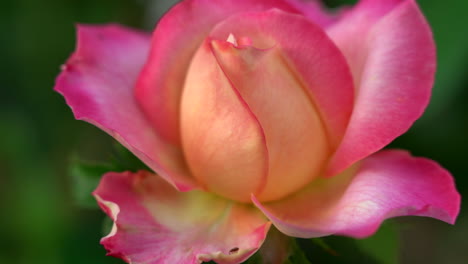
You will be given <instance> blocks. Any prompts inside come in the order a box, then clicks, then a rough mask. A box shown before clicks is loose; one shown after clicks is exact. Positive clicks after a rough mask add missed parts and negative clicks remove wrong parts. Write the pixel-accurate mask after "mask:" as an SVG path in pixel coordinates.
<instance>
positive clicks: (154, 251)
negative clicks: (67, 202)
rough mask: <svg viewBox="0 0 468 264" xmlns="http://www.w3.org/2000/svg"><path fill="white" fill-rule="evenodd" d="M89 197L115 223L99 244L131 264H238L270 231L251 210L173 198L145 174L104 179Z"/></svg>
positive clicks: (192, 196) (204, 197) (193, 196)
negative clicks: (206, 263) (203, 263)
mask: <svg viewBox="0 0 468 264" xmlns="http://www.w3.org/2000/svg"><path fill="white" fill-rule="evenodd" d="M94 196H95V197H96V199H97V200H98V202H99V205H100V206H101V207H102V209H103V210H104V211H105V212H106V213H107V214H108V215H109V216H110V217H111V218H112V219H113V220H114V227H113V229H112V231H111V233H110V234H109V235H108V236H106V237H104V238H103V239H102V240H101V243H102V244H103V245H104V246H105V248H106V249H107V250H108V254H109V255H112V256H116V257H120V258H122V259H124V260H125V261H127V262H129V263H133V264H142V263H145V264H159V263H187V264H190V263H197V264H198V263H201V262H202V261H210V260H214V261H216V262H217V263H240V262H242V261H244V260H246V259H247V258H248V257H249V256H250V255H252V254H253V253H254V252H255V251H256V250H257V249H258V248H259V247H260V246H261V244H262V243H263V240H264V239H265V236H266V234H267V232H268V229H269V226H270V223H269V222H268V221H267V220H266V219H265V218H264V216H263V215H261V213H260V212H258V210H256V209H255V208H253V207H252V206H249V205H244V204H237V203H234V202H231V201H227V200H224V199H221V198H219V197H216V196H214V195H212V194H209V193H205V192H202V191H191V192H183V193H182V192H178V191H176V190H175V189H174V188H173V187H172V186H170V185H168V184H167V183H166V182H165V181H164V180H163V179H161V178H160V177H159V176H157V175H155V174H151V173H149V172H145V171H140V172H138V173H136V174H132V173H130V172H124V173H113V172H110V173H107V174H105V175H104V176H103V178H102V180H101V183H100V185H99V187H98V188H97V189H96V191H95V192H94Z"/></svg>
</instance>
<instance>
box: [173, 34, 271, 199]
mask: <svg viewBox="0 0 468 264" xmlns="http://www.w3.org/2000/svg"><path fill="white" fill-rule="evenodd" d="M232 41H234V39H232ZM223 42H224V43H225V44H226V45H229V46H231V47H233V44H232V43H231V42H227V41H223ZM181 135H182V145H183V150H184V154H185V158H186V160H187V163H188V165H189V167H190V170H191V172H192V174H193V175H194V177H195V178H197V180H199V182H201V183H202V185H204V187H205V189H207V190H208V191H211V192H214V193H217V194H219V195H221V196H223V197H227V198H230V199H233V200H237V201H242V202H250V195H251V194H252V193H258V192H259V189H261V188H262V187H263V186H264V183H265V177H266V175H267V169H268V168H267V159H266V157H267V151H266V145H265V137H264V134H263V131H262V129H261V127H260V125H259V123H258V121H257V120H256V118H255V116H254V115H253V114H252V113H251V111H250V109H248V107H247V106H246V104H245V102H244V101H243V99H242V98H241V97H240V96H239V94H238V92H237V90H236V89H235V87H233V84H232V83H231V82H230V81H229V79H227V78H226V76H225V74H224V72H223V71H222V69H221V68H220V67H219V65H218V63H217V61H216V58H215V56H213V52H212V46H211V42H210V40H207V41H206V42H205V43H204V44H203V45H202V46H201V47H200V49H199V50H198V52H197V54H196V55H195V57H194V59H193V61H192V65H191V66H190V68H189V72H188V75H187V78H186V82H185V86H184V91H183V94H182V103H181Z"/></svg>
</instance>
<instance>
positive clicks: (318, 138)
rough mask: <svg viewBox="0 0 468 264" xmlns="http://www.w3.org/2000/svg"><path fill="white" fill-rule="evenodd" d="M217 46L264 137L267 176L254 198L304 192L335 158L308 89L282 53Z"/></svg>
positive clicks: (216, 43)
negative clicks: (332, 155)
mask: <svg viewBox="0 0 468 264" xmlns="http://www.w3.org/2000/svg"><path fill="white" fill-rule="evenodd" d="M212 45H213V53H214V55H215V56H216V58H217V60H218V62H219V63H220V66H221V68H222V69H223V71H224V72H225V73H226V76H227V77H228V78H229V80H230V81H231V82H232V83H233V84H234V86H235V87H237V90H238V91H239V94H240V96H242V98H243V100H245V102H246V103H247V105H248V106H249V108H250V109H251V110H252V113H253V114H254V115H255V116H256V118H258V122H259V123H260V125H261V127H262V129H263V131H264V133H265V141H266V142H265V143H266V150H267V152H268V153H267V155H265V158H266V159H267V160H268V162H267V164H268V176H267V177H266V182H265V184H264V185H263V186H262V188H261V189H260V190H259V192H260V193H254V194H256V195H258V197H259V199H260V200H262V201H266V200H269V201H271V200H277V199H280V198H282V197H285V196H287V195H289V194H291V193H293V192H294V191H296V190H298V189H301V187H303V186H305V185H307V183H309V182H310V181H311V180H312V179H313V178H315V177H316V176H318V175H320V171H321V170H323V164H324V162H325V161H326V160H327V158H328V155H329V153H330V149H329V145H328V142H327V141H328V140H327V135H326V130H325V127H324V125H323V123H322V121H321V119H320V115H319V114H318V112H317V110H316V109H315V107H314V105H313V102H312V101H311V100H310V98H309V97H308V95H307V91H306V89H307V88H305V87H304V86H303V83H302V82H300V81H298V79H297V78H296V76H297V73H296V72H295V71H294V70H291V68H290V67H289V66H288V65H287V63H285V60H284V58H283V56H282V55H281V52H280V51H279V49H277V48H271V49H268V50H258V49H255V48H252V47H244V48H241V49H239V48H236V47H235V46H234V45H232V44H231V43H228V42H225V41H213V42H212ZM291 139H294V140H291ZM243 158H244V159H245V156H244V157H243ZM292 160H293V161H294V162H291V161H292ZM249 178H251V177H249ZM248 181H251V180H250V179H249V180H248ZM249 198H250V193H248V196H247V199H249Z"/></svg>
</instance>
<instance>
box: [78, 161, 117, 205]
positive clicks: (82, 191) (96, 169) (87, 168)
mask: <svg viewBox="0 0 468 264" xmlns="http://www.w3.org/2000/svg"><path fill="white" fill-rule="evenodd" d="M113 170H114V168H113V167H112V166H110V165H106V164H91V163H85V162H82V161H79V160H78V159H76V158H75V159H73V161H72V164H71V166H70V176H71V177H72V192H73V198H74V200H75V203H76V204H77V205H78V206H81V207H84V208H98V205H97V203H96V200H95V199H94V197H93V196H92V195H91V193H92V192H93V191H94V189H96V187H97V186H98V184H99V180H100V179H101V176H102V175H103V174H105V173H106V172H109V171H113Z"/></svg>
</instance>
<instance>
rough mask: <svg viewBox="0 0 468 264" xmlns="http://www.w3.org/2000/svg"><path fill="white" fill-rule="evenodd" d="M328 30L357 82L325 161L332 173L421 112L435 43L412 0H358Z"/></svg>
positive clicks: (429, 84)
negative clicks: (341, 131) (340, 133)
mask: <svg viewBox="0 0 468 264" xmlns="http://www.w3.org/2000/svg"><path fill="white" fill-rule="evenodd" d="M400 2H401V3H400ZM398 3H400V4H398ZM328 32H329V34H330V36H331V38H332V39H333V40H334V41H335V43H336V44H337V45H338V46H339V47H340V49H341V50H342V51H343V52H344V54H345V56H346V57H347V60H348V63H349V64H350V67H351V69H352V70H353V76H354V79H355V83H356V87H357V95H356V103H355V106H354V111H353V115H352V117H351V120H350V122H349V126H348V129H347V131H346V134H345V136H344V138H343V141H342V143H341V145H340V147H339V148H338V150H337V152H336V153H335V156H334V158H333V159H332V160H331V163H330V165H329V166H330V167H329V169H328V173H327V175H329V176H333V175H335V174H337V173H339V172H340V171H343V170H344V169H346V168H347V167H348V166H350V165H351V164H352V163H354V162H356V161H358V160H360V159H362V158H364V157H366V156H368V155H370V154H372V153H373V152H375V151H378V150H379V149H381V148H383V147H384V146H386V145H387V144H388V143H390V142H391V141H392V140H393V139H395V138H396V137H398V136H399V135H401V134H403V133H404V132H405V131H406V130H407V129H408V128H409V127H410V126H411V125H412V124H413V122H414V121H415V120H416V119H418V118H419V117H420V116H421V114H422V113H423V111H424V109H425V107H426V105H427V104H428V102H429V97H430V93H431V88H432V84H433V81H434V72H435V47H434V42H433V40H432V34H431V31H430V28H429V26H428V25H427V22H426V20H425V19H424V17H423V15H422V14H421V12H420V10H419V8H418V7H417V5H416V4H415V2H414V1H412V0H408V1H391V0H386V1H362V2H361V3H360V4H359V5H358V6H357V7H356V9H355V10H353V11H351V12H349V14H348V16H345V17H344V18H343V19H342V21H341V23H337V24H336V25H334V26H332V27H331V28H330V29H329V31H328ZM356 36H359V37H356Z"/></svg>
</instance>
